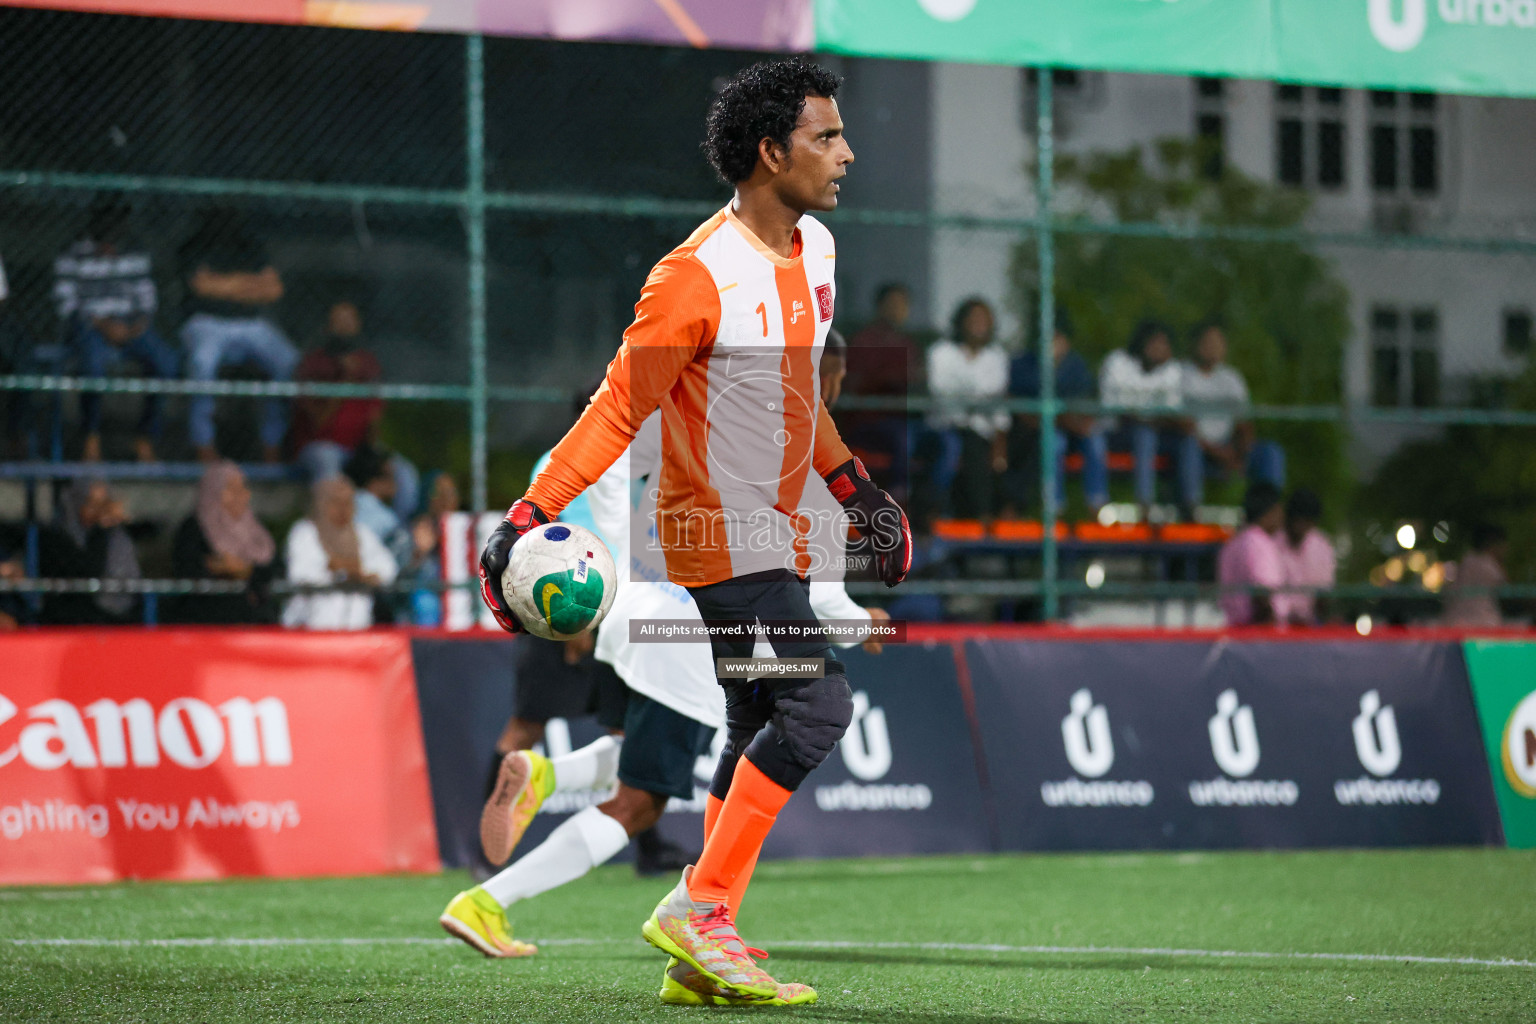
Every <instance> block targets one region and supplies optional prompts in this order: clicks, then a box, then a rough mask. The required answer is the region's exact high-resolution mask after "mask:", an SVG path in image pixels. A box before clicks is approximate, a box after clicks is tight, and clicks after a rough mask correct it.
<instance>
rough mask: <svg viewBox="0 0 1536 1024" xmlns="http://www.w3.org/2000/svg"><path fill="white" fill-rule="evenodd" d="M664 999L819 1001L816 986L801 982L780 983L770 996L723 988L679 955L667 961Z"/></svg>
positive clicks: (686, 1002) (691, 1002)
mask: <svg viewBox="0 0 1536 1024" xmlns="http://www.w3.org/2000/svg"><path fill="white" fill-rule="evenodd" d="M660 995H661V1001H662V1002H664V1003H668V1004H670V1005H672V1006H808V1005H810V1004H811V1003H814V1002H815V1001H816V990H815V989H813V988H811V987H810V986H809V985H801V984H798V983H793V984H788V985H780V986H779V991H778V994H777V995H772V996H768V997H767V998H755V997H747V996H739V995H736V994H734V993H732V992H731V991H730V990H729V989H723V988H721V987H720V986H718V985H716V984H715V983H714V982H712V981H710V980H709V979H708V978H706V977H704V975H702V974H700V973H699V972H698V971H696V970H694V969H693V968H692V967H689V966H688V965H687V964H685V963H683V962H682V961H681V960H679V959H677V957H672V958H670V959H669V960H668V961H667V969H666V972H665V973H663V974H662V976H661V993H660Z"/></svg>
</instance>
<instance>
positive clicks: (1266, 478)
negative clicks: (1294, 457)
mask: <svg viewBox="0 0 1536 1024" xmlns="http://www.w3.org/2000/svg"><path fill="white" fill-rule="evenodd" d="M1190 341H1191V342H1192V343H1193V348H1194V353H1193V354H1194V359H1193V360H1191V361H1190V362H1189V363H1188V364H1186V365H1185V367H1184V383H1183V396H1184V404H1185V405H1187V406H1189V407H1191V412H1193V413H1194V414H1195V420H1194V423H1195V429H1194V431H1193V432H1192V433H1190V434H1189V435H1188V436H1187V437H1186V438H1185V439H1184V445H1185V446H1186V448H1188V449H1189V451H1188V453H1187V454H1186V455H1185V457H1184V458H1182V459H1181V460H1180V463H1179V465H1180V469H1181V471H1185V470H1186V469H1187V471H1188V473H1189V479H1188V481H1187V482H1185V483H1184V485H1183V491H1184V493H1185V494H1186V495H1187V499H1186V500H1188V501H1189V502H1190V503H1191V504H1199V502H1200V501H1201V499H1202V498H1203V497H1204V494H1205V480H1206V478H1207V477H1208V476H1210V475H1212V474H1215V475H1217V476H1219V477H1223V478H1228V477H1235V476H1246V478H1247V480H1248V482H1249V483H1258V482H1263V483H1268V484H1273V485H1274V486H1275V487H1276V488H1278V489H1281V490H1283V489H1284V488H1285V449H1283V448H1281V447H1280V446H1279V445H1278V444H1276V443H1275V442H1273V441H1261V440H1259V439H1258V437H1257V436H1256V435H1255V433H1254V429H1253V421H1252V420H1247V419H1244V418H1243V417H1242V415H1241V414H1242V413H1243V412H1244V411H1245V410H1246V409H1247V407H1248V404H1249V402H1248V383H1247V381H1245V380H1243V375H1242V374H1241V373H1238V372H1237V370H1236V369H1235V368H1234V367H1231V366H1228V365H1227V332H1226V330H1225V328H1223V327H1222V325H1221V324H1220V322H1218V321H1215V320H1207V321H1206V322H1204V323H1202V324H1200V325H1199V326H1197V327H1196V328H1195V329H1194V330H1193V331H1192V332H1190Z"/></svg>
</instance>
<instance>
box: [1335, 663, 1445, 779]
mask: <svg viewBox="0 0 1536 1024" xmlns="http://www.w3.org/2000/svg"><path fill="white" fill-rule="evenodd" d="M1350 731H1351V732H1352V733H1353V734H1354V737H1355V756H1356V757H1358V758H1359V759H1360V764H1361V766H1362V767H1363V768H1365V770H1366V771H1368V772H1370V775H1362V776H1360V777H1359V778H1358V779H1339V780H1338V781H1337V782H1335V783H1334V784H1333V797H1334V799H1335V800H1337V801H1338V802H1339V804H1340V805H1342V806H1345V807H1355V806H1362V807H1386V806H1392V805H1394V804H1436V803H1439V802H1440V783H1439V781H1438V780H1436V779H1393V778H1388V776H1390V775H1391V774H1392V773H1393V772H1395V771H1397V770H1398V768H1400V767H1401V766H1402V763H1403V744H1402V741H1401V740H1400V739H1399V737H1398V734H1397V714H1396V712H1394V711H1393V710H1392V705H1390V704H1383V703H1382V702H1381V694H1380V693H1378V692H1377V691H1375V690H1367V691H1366V692H1365V693H1364V694H1362V695H1361V697H1360V713H1359V714H1358V715H1356V716H1355V719H1354V721H1353V722H1351V723H1350ZM1372 776H1374V778H1373V777H1372Z"/></svg>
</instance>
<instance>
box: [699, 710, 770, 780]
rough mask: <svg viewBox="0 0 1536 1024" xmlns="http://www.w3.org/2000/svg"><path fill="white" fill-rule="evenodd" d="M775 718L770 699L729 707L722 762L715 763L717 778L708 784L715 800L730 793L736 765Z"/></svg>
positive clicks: (715, 776)
mask: <svg viewBox="0 0 1536 1024" xmlns="http://www.w3.org/2000/svg"><path fill="white" fill-rule="evenodd" d="M772 714H773V706H772V703H771V702H770V701H768V700H767V699H763V700H744V701H739V702H735V703H727V704H726V707H725V743H724V744H723V745H722V746H721V748H720V760H719V761H717V762H716V763H715V774H714V775H713V776H712V777H711V779H710V783H709V791H710V793H711V794H712V795H713V796H715V797H716V798H718V799H720V800H724V799H725V795H726V794H727V793H729V792H730V791H731V779H732V778H734V777H735V774H736V762H737V761H738V760H739V759H740V758H741V755H743V754H745V753H746V752H747V747H748V746H750V745H751V743H752V740H753V739H755V738H756V737H757V734H758V733H760V732H762V730H763V726H765V725H767V724H768V721H769V719H770V717H771V716H772Z"/></svg>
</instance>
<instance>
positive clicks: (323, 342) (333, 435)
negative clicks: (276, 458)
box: [291, 299, 419, 520]
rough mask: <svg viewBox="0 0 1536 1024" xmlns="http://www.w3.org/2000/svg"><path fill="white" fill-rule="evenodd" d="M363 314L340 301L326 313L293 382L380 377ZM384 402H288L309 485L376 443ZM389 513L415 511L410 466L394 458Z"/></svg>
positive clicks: (363, 380) (402, 514)
mask: <svg viewBox="0 0 1536 1024" xmlns="http://www.w3.org/2000/svg"><path fill="white" fill-rule="evenodd" d="M362 333H363V315H362V313H361V312H360V311H359V310H358V308H357V305H356V304H355V303H353V302H351V301H350V300H346V299H343V300H341V301H338V302H335V303H333V304H332V305H331V308H330V311H329V312H328V313H327V315H326V324H325V335H324V337H322V338H321V339H320V343H319V344H317V345H315V346H313V347H312V348H310V350H309V351H307V352H305V353H304V358H303V359H302V360H301V361H300V362H299V368H298V370H297V371H296V372H295V374H294V379H295V380H298V381H300V382H305V381H312V382H315V383H325V384H373V383H377V382H378V381H379V380H380V379H382V377H383V369H382V368H381V367H380V365H379V360H378V358H377V357H376V356H375V355H374V354H373V353H372V352H371V351H369V349H368V348H367V346H366V345H365V344H364V343H363V340H362ZM383 415H384V402H383V401H382V400H381V399H378V398H299V399H296V400H295V401H294V403H293V431H292V435H291V436H292V440H293V447H294V450H295V451H297V452H298V460H299V464H300V465H301V466H303V467H304V472H305V474H306V475H307V476H308V478H309V480H310V481H311V482H313V481H316V480H324V479H325V478H326V477H328V476H335V475H336V474H337V473H340V472H342V466H343V465H345V463H346V461H347V457H348V456H349V455H351V454H352V453H353V452H355V451H357V450H358V449H359V448H361V447H363V446H365V445H375V444H378V441H379V420H380V418H381V417H382V416H383ZM390 466H391V468H392V469H393V471H394V474H395V497H394V500H393V502H392V504H393V507H394V510H395V514H396V515H398V516H399V517H400V518H401V519H402V520H404V519H406V518H408V517H409V516H411V515H412V514H413V513H414V512H415V511H416V504H417V497H418V493H419V481H418V476H417V472H416V467H415V466H413V465H412V464H411V463H410V462H409V461H408V460H407V459H404V458H402V457H401V456H400V455H398V454H396V455H395V456H394V457H393V458H392V459H391V460H390Z"/></svg>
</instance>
